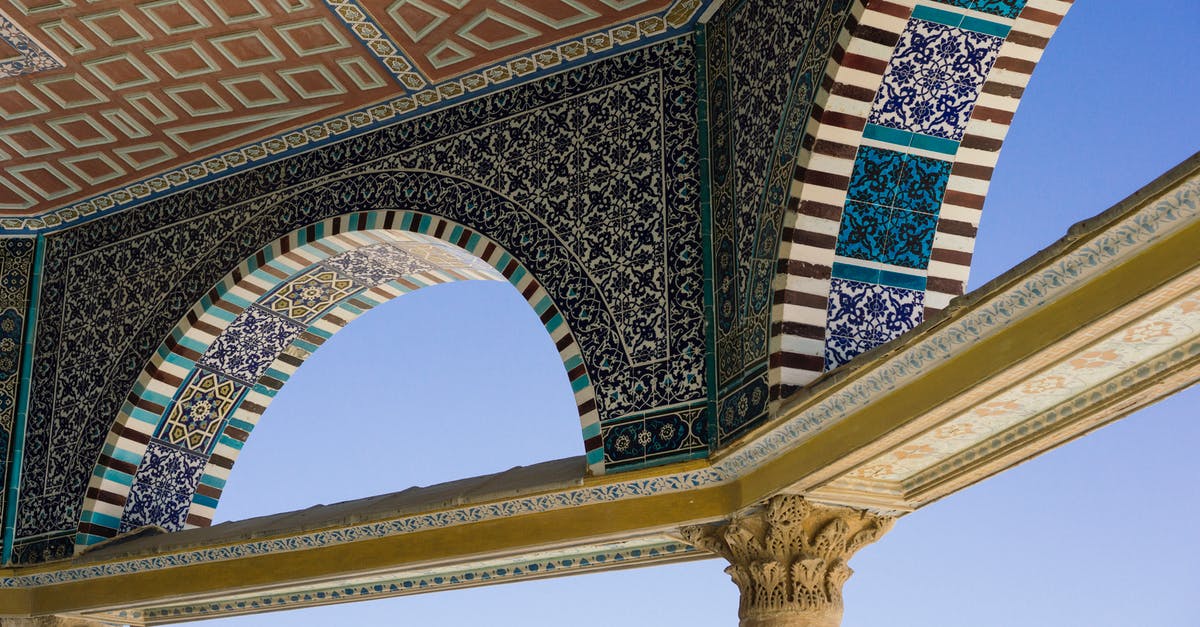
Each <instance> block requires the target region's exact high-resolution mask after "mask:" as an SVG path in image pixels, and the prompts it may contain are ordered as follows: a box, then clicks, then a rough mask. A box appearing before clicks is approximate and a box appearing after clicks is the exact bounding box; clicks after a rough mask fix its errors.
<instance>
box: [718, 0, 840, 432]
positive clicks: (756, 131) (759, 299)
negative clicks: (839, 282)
mask: <svg viewBox="0 0 1200 627" xmlns="http://www.w3.org/2000/svg"><path fill="white" fill-rule="evenodd" d="M849 6H850V3H849V2H848V1H846V0H806V1H803V2H770V1H768V0H747V1H742V2H728V3H726V4H725V5H723V6H722V7H721V8H720V9H718V10H717V12H716V13H715V14H714V15H713V17H712V19H711V20H709V22H708V24H707V25H706V27H705V29H704V45H705V55H704V61H705V68H704V69H705V80H706V83H707V101H706V111H707V115H708V145H709V167H708V176H709V180H710V185H709V189H710V203H711V221H712V222H711V228H710V231H711V242H710V246H711V256H712V259H713V274H714V277H713V280H714V295H713V301H714V302H713V321H714V323H715V336H716V337H715V347H714V352H715V362H716V373H715V377H716V398H715V399H714V400H715V401H716V403H717V412H716V416H717V421H716V424H715V431H714V436H715V439H716V445H717V446H723V445H724V444H725V443H727V442H729V441H731V440H733V439H734V438H736V437H737V436H739V435H740V434H742V433H745V432H746V431H747V430H748V429H750V428H751V427H753V426H755V425H757V424H759V423H761V422H762V421H763V420H764V419H765V417H766V415H767V403H768V401H769V400H770V390H769V389H768V379H767V359H768V350H769V349H768V341H769V338H770V308H771V302H772V298H773V291H772V281H773V280H774V277H775V272H776V267H777V263H778V254H779V244H780V236H781V233H782V230H783V218H784V212H785V209H786V203H787V200H788V193H789V190H790V186H791V181H792V175H793V171H794V167H795V160H796V156H797V154H798V152H799V150H800V141H801V139H802V138H803V135H804V127H805V124H806V123H807V121H808V117H809V112H810V110H811V106H812V99H813V97H814V96H815V95H816V93H817V89H818V86H819V85H820V82H821V80H822V78H823V77H824V71H825V66H826V63H827V61H828V58H829V53H830V50H831V49H832V46H833V44H834V43H835V42H836V40H837V35H838V33H839V32H840V31H841V28H842V25H843V24H844V22H845V19H846V17H847V15H848V11H849Z"/></svg>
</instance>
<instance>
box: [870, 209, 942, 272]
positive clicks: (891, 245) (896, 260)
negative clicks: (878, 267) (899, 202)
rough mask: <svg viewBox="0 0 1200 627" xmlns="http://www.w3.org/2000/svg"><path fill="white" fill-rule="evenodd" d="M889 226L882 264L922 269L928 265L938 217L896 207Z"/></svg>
mask: <svg viewBox="0 0 1200 627" xmlns="http://www.w3.org/2000/svg"><path fill="white" fill-rule="evenodd" d="M888 227H889V228H888V235H889V238H888V247H887V255H886V256H885V257H884V259H883V261H884V263H890V264H892V265H896V266H903V267H905V268H915V269H920V270H924V269H925V268H926V267H927V266H928V265H929V255H930V253H931V252H932V248H933V235H934V232H935V231H936V230H937V216H935V215H932V214H928V213H921V212H918V211H903V210H899V209H897V210H895V211H893V212H892V215H891V219H890V220H889V221H888Z"/></svg>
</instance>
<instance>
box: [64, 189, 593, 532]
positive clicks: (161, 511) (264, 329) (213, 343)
mask: <svg viewBox="0 0 1200 627" xmlns="http://www.w3.org/2000/svg"><path fill="white" fill-rule="evenodd" d="M463 280H484V281H497V282H508V283H510V284H511V285H513V286H514V287H515V288H516V289H517V290H518V292H519V293H521V295H522V297H523V298H524V299H525V301H526V302H527V303H528V304H529V305H530V306H531V307H532V308H533V309H534V311H535V313H537V315H538V317H539V319H540V320H541V322H542V324H543V325H544V326H545V328H546V331H547V333H548V334H549V335H550V339H551V340H552V341H553V342H554V344H555V347H556V349H557V350H558V352H559V355H560V357H561V359H562V362H563V365H564V367H565V369H566V371H567V374H568V378H569V379H570V384H571V387H572V391H573V392H574V394H575V401H576V404H577V408H578V410H579V415H580V420H581V427H582V430H583V434H584V439H585V441H586V440H588V437H589V434H592V433H596V432H598V431H599V424H598V413H597V411H596V409H595V407H596V404H595V402H594V392H593V389H592V386H591V384H590V382H589V379H588V376H587V373H586V369H585V368H584V367H583V358H582V355H581V352H580V348H579V346H578V344H577V343H576V341H575V339H574V336H572V335H571V333H570V331H569V330H568V328H567V325H566V323H565V321H564V319H563V316H562V315H561V314H560V313H559V312H558V310H557V309H556V307H555V306H554V303H553V302H552V301H551V298H550V295H549V294H548V293H547V292H546V289H545V288H544V287H543V286H542V285H541V284H539V283H538V282H537V281H536V280H535V279H534V277H533V275H532V274H531V273H530V272H529V271H528V270H526V268H525V267H524V266H523V265H522V264H521V263H520V262H518V261H517V260H516V259H515V258H514V257H513V256H512V255H510V254H509V253H508V252H506V251H504V250H503V249H502V248H501V247H500V246H498V245H497V244H496V243H495V242H493V241H491V240H490V239H488V238H486V237H483V236H482V235H479V234H478V233H474V232H472V231H470V230H469V229H466V228H464V227H463V226H461V225H458V224H455V223H453V222H451V221H449V220H445V219H443V218H438V217H435V216H430V215H428V214H421V213H418V212H412V211H373V212H363V213H357V214H351V215H348V216H340V217H337V218H330V219H327V220H324V221H322V222H319V223H316V224H313V225H310V226H308V227H305V228H303V229H299V230H297V231H294V232H292V233H291V234H289V235H288V236H286V237H284V238H282V239H280V240H278V241H276V242H274V243H272V244H271V245H269V246H267V247H265V248H263V249H262V250H260V251H259V252H258V253H257V254H255V255H254V256H252V257H251V258H249V259H247V260H245V261H244V262H243V263H242V264H240V265H239V267H237V268H235V269H234V270H233V271H231V272H230V273H229V274H228V275H227V276H226V277H225V279H224V280H223V281H222V282H221V283H220V284H218V285H217V286H216V287H214V288H213V289H212V290H210V292H209V293H208V294H207V295H206V296H205V297H204V298H202V299H201V300H200V302H198V303H196V305H195V306H193V308H192V309H191V310H190V311H189V312H188V314H187V315H186V316H185V318H184V319H183V320H182V321H180V323H179V324H178V325H177V326H176V328H175V329H174V330H173V331H172V332H171V334H170V336H169V337H168V338H167V340H165V341H164V342H163V343H162V345H161V346H160V347H159V349H158V350H157V351H156V352H155V354H154V357H153V358H152V360H151V363H150V364H148V365H147V366H146V368H145V369H144V370H143V373H142V375H141V377H140V378H139V380H138V382H137V384H136V385H135V387H134V390H133V393H132V394H131V396H130V401H129V402H127V403H126V404H125V406H124V407H123V409H122V411H121V413H120V415H119V416H118V418H117V420H116V422H115V423H114V425H113V428H112V430H111V431H110V433H109V436H108V439H107V440H106V442H105V445H104V449H103V451H102V453H101V456H100V460H99V462H98V463H97V465H96V469H95V471H94V472H93V473H92V479H91V483H90V485H89V488H88V492H87V496H86V499H85V502H84V506H83V509H82V515H81V517H80V523H79V531H78V533H77V536H76V546H77V547H84V546H88V545H91V544H95V543H97V542H101V541H103V540H105V539H107V538H110V537H114V536H115V535H117V534H119V533H123V532H126V531H129V530H132V529H135V528H138V527H142V526H145V525H156V526H159V527H162V528H165V529H167V530H179V529H184V528H190V527H201V526H207V525H209V524H211V522H212V520H213V516H214V513H215V509H216V506H217V504H218V502H219V500H220V496H221V493H222V491H223V489H224V486H225V481H226V480H227V479H228V477H229V472H230V470H231V469H232V467H233V464H234V462H235V461H236V459H237V457H238V454H239V452H240V451H241V448H242V445H243V444H244V443H245V441H246V440H247V438H248V437H249V434H250V433H251V432H252V431H253V429H254V426H255V425H256V424H257V422H258V419H259V417H261V415H262V414H263V412H264V411H265V410H266V408H267V406H268V405H269V404H270V402H271V400H272V398H273V397H274V396H275V394H276V393H277V391H278V390H279V389H281V388H282V386H283V384H284V383H285V382H286V381H287V380H288V378H289V377H290V376H291V374H293V373H294V372H295V371H296V369H297V368H298V367H299V366H300V365H301V364H302V363H303V361H304V360H305V359H306V358H307V357H308V356H309V355H311V354H312V353H313V352H314V351H315V350H316V349H317V348H318V347H319V346H320V345H321V344H322V343H323V342H324V341H325V340H327V339H328V338H330V337H332V336H333V334H335V333H336V332H337V331H338V330H340V329H341V328H343V327H345V326H346V325H347V324H348V323H349V322H351V321H352V320H354V319H355V318H357V317H358V316H359V315H361V314H362V313H364V312H365V311H367V310H369V309H371V308H373V307H375V306H378V305H379V304H382V303H384V302H387V301H390V300H392V299H394V298H397V297H399V296H402V295H404V294H406V293H408V292H411V291H414V290H417V289H420V288H422V287H427V286H430V285H436V284H440V283H448V282H455V281H463ZM594 440H595V438H594V437H593V438H592V441H594ZM596 470H602V467H600V468H597V469H596Z"/></svg>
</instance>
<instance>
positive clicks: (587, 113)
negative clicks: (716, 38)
mask: <svg viewBox="0 0 1200 627" xmlns="http://www.w3.org/2000/svg"><path fill="white" fill-rule="evenodd" d="M695 63H696V61H695V49H694V46H693V45H692V43H691V40H690V38H682V39H675V40H670V41H667V42H663V43H660V44H656V45H654V46H651V47H647V48H642V49H639V50H636V51H633V52H631V53H629V54H626V55H623V56H621V57H616V58H613V59H608V60H605V61H601V62H597V63H594V64H589V65H586V66H581V67H578V68H575V69H571V70H568V71H567V72H564V73H562V74H558V75H554V76H550V77H548V78H546V79H544V80H541V81H538V82H535V83H531V84H529V85H524V86H521V87H517V88H514V89H511V90H508V91H504V92H498V93H496V94H493V95H490V96H486V97H483V98H480V99H478V100H475V101H472V103H471V104H469V105H467V106H464V107H460V108H456V109H453V110H448V111H447V112H446V113H445V114H444V115H437V116H427V117H423V118H420V119H418V120H413V121H410V122H403V123H399V124H396V125H394V126H391V127H387V128H384V129H380V130H379V131H376V132H374V133H372V134H368V135H364V136H362V137H356V138H352V139H350V140H347V141H345V142H341V143H337V144H333V145H330V146H327V147H325V148H322V149H320V150H315V151H311V152H307V153H302V154H298V155H296V156H294V157H291V158H289V159H287V160H284V161H280V162H278V163H275V164H269V165H267V166H263V167H261V168H257V169H255V170H252V171H248V172H244V173H241V174H237V175H233V176H230V177H229V178H227V179H225V180H224V181H223V182H222V184H221V185H210V186H203V187H198V188H194V189H191V190H188V191H185V192H182V193H180V194H177V195H175V196H171V197H169V198H164V199H161V200H156V201H152V202H149V203H146V204H144V205H142V206H140V207H137V208H134V209H131V210H129V211H126V212H123V213H121V214H117V215H114V216H111V217H109V218H106V219H104V220H99V221H96V222H94V223H89V224H85V225H82V226H80V227H78V228H75V229H71V230H69V231H64V232H62V233H60V234H54V235H52V236H48V237H47V240H46V241H47V245H46V259H45V269H44V272H45V281H44V284H43V290H42V300H43V307H42V310H41V318H40V320H41V322H40V323H39V327H38V337H37V349H38V350H37V352H36V354H35V356H34V366H33V376H34V388H33V393H32V398H31V405H30V428H29V430H28V432H27V434H26V461H25V465H24V467H23V469H22V475H21V494H22V503H21V506H20V507H19V509H18V513H17V517H16V520H15V524H16V529H15V537H16V541H15V542H14V545H13V550H14V552H13V560H14V561H16V562H28V561H37V560H41V559H45V558H48V557H53V556H55V555H62V554H66V553H67V552H69V551H70V550H71V547H72V546H73V543H74V535H75V530H76V527H77V523H78V521H79V516H80V513H81V512H80V506H81V503H80V498H79V495H82V494H84V492H85V488H86V486H87V484H88V482H89V480H90V477H91V473H92V471H93V469H94V467H95V460H96V459H97V458H98V455H99V453H100V450H101V448H102V446H103V443H104V441H105V440H106V438H107V437H108V434H109V430H110V427H111V425H112V420H113V417H115V416H117V415H118V413H119V412H120V410H121V407H122V405H123V404H124V403H125V402H126V397H127V395H128V394H129V391H130V389H131V388H132V386H133V384H134V382H135V380H136V379H137V378H138V376H139V374H140V373H141V371H142V369H143V368H144V366H145V364H146V363H147V362H148V360H149V359H150V357H151V355H152V354H153V352H154V351H155V350H156V348H157V347H158V346H159V344H160V342H161V341H162V338H164V337H167V335H168V334H169V333H170V330H171V329H172V328H173V327H174V326H175V325H176V324H177V323H178V322H179V321H180V320H181V319H182V318H183V316H184V314H185V313H186V312H187V311H188V309H189V308H190V307H191V306H192V305H193V304H194V303H196V302H198V300H199V299H200V298H201V297H202V296H203V295H204V294H205V293H206V291H208V290H209V289H210V288H212V286H213V285H215V284H217V283H218V282H219V281H220V280H221V278H222V277H223V276H224V275H225V273H226V272H228V270H229V269H230V268H233V267H235V266H237V265H238V264H239V263H241V262H242V261H243V260H244V259H246V258H248V257H249V256H251V255H253V254H255V252H256V251H258V250H260V249H261V248H262V247H263V246H264V245H265V244H266V243H268V242H271V241H274V240H277V239H279V238H281V237H283V236H284V235H286V234H287V233H289V232H291V231H293V230H294V229H296V228H298V227H302V226H304V225H308V224H313V223H315V222H317V221H320V220H322V219H325V218H328V217H331V216H333V215H335V214H344V213H346V212H352V211H356V210H369V209H379V208H388V207H396V208H409V209H412V210H413V211H416V212H419V213H427V214H432V215H441V216H444V217H446V218H448V219H450V220H453V221H455V222H457V223H459V224H462V225H464V226H465V227H467V228H470V229H473V230H475V231H477V232H480V233H484V234H486V235H488V236H489V237H492V238H493V239H495V240H496V241H497V242H498V243H499V244H500V245H501V246H503V247H504V248H505V249H507V250H509V251H511V252H512V253H513V255H514V256H515V257H518V258H519V259H520V260H521V261H522V262H523V263H524V264H525V266H526V267H527V268H528V269H529V271H530V272H531V273H533V274H534V275H536V276H539V277H541V276H547V277H554V278H555V281H554V282H553V283H549V282H547V283H545V286H546V288H547V290H548V291H550V292H551V296H552V298H553V302H554V303H555V305H556V306H557V307H558V308H559V310H560V311H562V313H563V315H564V317H565V318H566V321H567V324H568V326H569V327H570V329H571V332H572V333H573V334H574V336H575V338H576V340H577V341H578V343H579V345H580V346H581V348H582V350H583V354H584V358H585V366H586V368H587V372H588V375H589V377H590V383H591V385H592V387H593V388H594V391H595V404H596V411H597V412H598V413H599V415H600V417H601V420H600V424H599V425H598V427H599V428H598V429H597V433H586V434H585V438H586V440H587V442H586V448H587V451H588V454H589V456H590V461H592V462H600V463H602V464H603V465H606V466H607V467H609V468H616V467H623V466H636V465H641V464H646V463H655V462H660V461H664V460H671V459H679V458H687V457H695V456H703V455H706V454H707V439H708V436H707V432H706V429H707V416H706V412H705V409H706V407H707V403H706V389H705V383H704V382H705V370H704V369H705V363H704V354H705V344H704V331H703V329H704V325H703V307H704V305H703V287H702V286H703V266H702V258H703V251H702V246H701V224H700V194H699V179H698V177H697V176H696V171H697V164H698V163H699V148H698V131H697V122H696V118H697V115H696V101H695V94H696V87H695V80H696V70H695ZM546 129H549V130H550V132H539V131H544V130H546ZM656 165H657V166H658V167H654V166H656ZM407 168H420V169H423V170H432V171H436V172H442V173H444V174H441V175H434V174H425V173H421V174H414V173H405V172H398V170H401V169H407ZM468 181H471V182H468ZM488 189H496V190H499V191H500V192H501V193H502V194H504V195H505V196H507V198H504V197H501V196H499V195H496V194H495V193H494V192H489V191H487V190H488ZM167 225H170V226H171V228H170V229H163V228H160V227H164V226H167ZM617 225H623V228H620V229H618V228H616V227H617ZM605 238H608V239H605ZM581 253H584V254H581ZM217 385H218V387H219V383H218V384H217ZM664 426H669V427H671V428H669V429H667V428H663V427H664ZM65 434H78V435H77V436H76V437H66V436H65Z"/></svg>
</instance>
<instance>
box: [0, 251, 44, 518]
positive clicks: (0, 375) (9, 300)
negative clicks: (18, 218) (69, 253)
mask: <svg viewBox="0 0 1200 627" xmlns="http://www.w3.org/2000/svg"><path fill="white" fill-rule="evenodd" d="M35 250H36V248H35V245H34V239H33V238H12V239H0V451H2V452H3V453H0V454H3V455H11V454H12V453H11V451H10V449H9V444H10V443H11V442H12V435H13V427H14V423H15V422H16V415H17V404H18V395H19V394H20V385H21V377H20V372H21V358H22V356H23V354H24V352H23V349H24V344H25V317H26V315H27V314H28V311H29V292H30V288H31V287H32V286H31V285H30V280H29V279H30V277H31V276H32V275H33V265H34V253H35ZM8 472H9V468H8V464H0V512H3V511H4V503H5V498H6V496H7V489H6V487H7V486H8V475H7V473H8Z"/></svg>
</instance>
